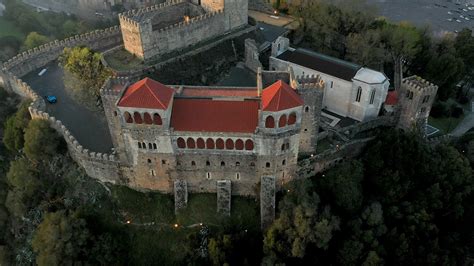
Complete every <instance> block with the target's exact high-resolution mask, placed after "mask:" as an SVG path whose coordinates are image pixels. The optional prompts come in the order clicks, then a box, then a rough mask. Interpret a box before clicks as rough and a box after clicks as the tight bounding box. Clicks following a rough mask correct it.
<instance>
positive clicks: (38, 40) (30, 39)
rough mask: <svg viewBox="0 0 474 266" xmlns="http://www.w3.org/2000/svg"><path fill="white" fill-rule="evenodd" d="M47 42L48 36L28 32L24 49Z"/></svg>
mask: <svg viewBox="0 0 474 266" xmlns="http://www.w3.org/2000/svg"><path fill="white" fill-rule="evenodd" d="M47 42H49V38H48V37H46V36H44V35H41V34H39V33H37V32H30V33H29V34H28V35H27V36H26V39H25V43H24V46H25V49H32V48H35V47H38V46H40V45H42V44H45V43H47Z"/></svg>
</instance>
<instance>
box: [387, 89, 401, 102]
mask: <svg viewBox="0 0 474 266" xmlns="http://www.w3.org/2000/svg"><path fill="white" fill-rule="evenodd" d="M397 102H398V92H397V91H395V90H393V91H389V92H388V94H387V99H385V105H395V104H397Z"/></svg>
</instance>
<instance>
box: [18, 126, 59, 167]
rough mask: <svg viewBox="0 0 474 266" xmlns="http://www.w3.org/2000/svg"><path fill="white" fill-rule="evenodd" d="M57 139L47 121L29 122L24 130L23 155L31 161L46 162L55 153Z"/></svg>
mask: <svg viewBox="0 0 474 266" xmlns="http://www.w3.org/2000/svg"><path fill="white" fill-rule="evenodd" d="M58 146H59V138H58V135H57V133H56V131H55V130H54V129H52V128H51V127H50V126H49V123H48V121H45V120H42V119H34V120H31V121H30V122H29V124H28V127H27V128H26V130H25V155H26V156H27V157H28V159H30V160H31V161H35V162H39V161H42V160H43V161H47V160H48V159H50V158H52V157H53V156H54V155H55V154H56V153H57V148H58Z"/></svg>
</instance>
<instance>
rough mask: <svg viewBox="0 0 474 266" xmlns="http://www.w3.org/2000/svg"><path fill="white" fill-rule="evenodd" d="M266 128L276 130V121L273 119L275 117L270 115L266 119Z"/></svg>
mask: <svg viewBox="0 0 474 266" xmlns="http://www.w3.org/2000/svg"><path fill="white" fill-rule="evenodd" d="M265 127H266V128H275V119H273V116H271V115H269V116H267V118H266V119H265Z"/></svg>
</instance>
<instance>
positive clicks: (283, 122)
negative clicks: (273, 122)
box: [278, 115, 287, 127]
mask: <svg viewBox="0 0 474 266" xmlns="http://www.w3.org/2000/svg"><path fill="white" fill-rule="evenodd" d="M286 122H287V121H286V115H282V116H280V120H279V121H278V127H285V126H286Z"/></svg>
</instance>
